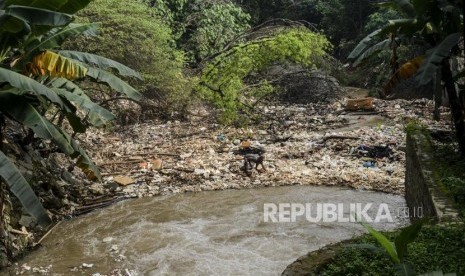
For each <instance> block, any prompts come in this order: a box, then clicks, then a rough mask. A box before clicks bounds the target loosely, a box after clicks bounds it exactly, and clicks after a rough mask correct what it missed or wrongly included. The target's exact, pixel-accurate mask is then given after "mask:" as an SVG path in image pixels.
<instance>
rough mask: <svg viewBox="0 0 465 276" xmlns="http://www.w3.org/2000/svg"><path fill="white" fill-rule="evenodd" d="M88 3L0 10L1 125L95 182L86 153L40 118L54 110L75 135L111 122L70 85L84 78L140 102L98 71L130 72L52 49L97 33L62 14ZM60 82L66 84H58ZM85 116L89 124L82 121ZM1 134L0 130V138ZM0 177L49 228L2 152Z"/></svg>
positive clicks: (104, 61) (133, 92)
mask: <svg viewBox="0 0 465 276" xmlns="http://www.w3.org/2000/svg"><path fill="white" fill-rule="evenodd" d="M71 2H72V3H71ZM88 3H89V1H87V0H80V1H77V0H76V1H70V2H69V3H68V1H66V0H56V1H54V2H50V1H41V0H36V1H32V2H30V1H28V2H23V1H19V0H18V1H14V0H11V1H7V3H6V4H5V3H4V2H2V3H1V4H0V8H2V10H1V11H0V34H1V36H0V42H1V44H0V45H1V46H0V117H1V118H0V119H1V120H2V121H3V120H4V117H8V118H10V119H12V120H15V121H17V122H18V123H20V124H21V125H23V126H24V127H25V128H30V129H31V130H32V131H33V132H34V133H35V135H36V137H38V138H41V139H46V140H52V141H53V142H54V144H55V145H56V146H57V147H58V148H59V149H60V150H61V151H62V152H63V153H65V154H67V155H68V156H70V157H71V158H73V159H75V160H76V166H78V167H79V168H81V169H82V171H83V172H84V173H85V174H86V175H87V176H88V177H89V178H90V179H92V180H96V179H101V176H100V173H99V170H98V168H97V167H96V166H95V165H94V164H93V162H92V161H91V160H90V158H89V157H88V155H87V153H86V152H85V151H84V150H83V149H82V148H81V147H80V146H79V145H78V143H77V142H76V141H75V140H74V139H73V138H71V136H70V135H69V134H68V133H66V131H65V130H64V129H62V128H60V127H59V126H57V125H55V124H53V122H51V121H49V120H48V119H47V117H46V116H44V115H43V114H46V113H47V110H49V109H50V108H53V109H54V110H57V111H58V112H59V113H60V114H62V115H63V117H66V118H67V120H68V123H69V125H70V126H71V127H72V128H73V131H74V132H84V131H85V130H86V128H87V126H88V124H89V123H91V124H94V125H96V126H101V125H103V124H105V123H106V122H108V121H109V120H111V119H113V118H114V117H113V115H112V114H111V113H110V112H108V111H107V110H105V109H104V108H102V107H100V106H98V105H97V104H95V103H93V102H92V101H91V100H90V98H89V97H88V96H87V95H86V92H85V91H83V90H81V89H79V87H77V86H76V85H75V84H74V83H73V82H71V81H70V80H71V79H72V80H75V79H80V78H81V79H82V78H83V77H86V76H88V77H91V78H94V79H95V80H97V81H99V82H106V83H107V84H108V86H109V87H111V88H113V89H114V90H115V91H117V92H120V93H126V94H127V95H128V96H129V97H130V98H132V99H134V100H137V99H140V94H139V93H138V92H137V91H136V90H135V89H134V88H132V87H131V86H129V85H128V84H127V83H125V82H124V81H122V80H121V79H119V78H118V77H116V76H114V75H113V74H111V73H109V72H106V71H104V70H102V69H100V68H98V67H99V66H100V67H103V68H105V69H109V68H115V69H117V70H118V71H120V72H131V69H129V68H127V67H126V66H124V65H122V64H119V63H116V62H113V61H111V60H109V59H105V58H102V57H98V56H88V55H85V54H84V53H77V54H76V55H75V56H71V55H69V57H65V56H61V55H60V54H58V53H57V52H56V48H57V47H59V46H60V45H61V44H62V43H63V42H64V41H65V40H66V39H68V38H69V37H71V36H76V35H95V34H96V33H97V32H98V27H99V25H98V24H93V23H89V24H75V23H71V21H72V16H70V15H69V14H64V13H61V11H65V12H70V13H74V12H75V11H77V10H79V9H81V8H83V7H85V6H86V5H87V4H88ZM15 4H23V5H30V6H17V5H15ZM38 8H40V9H38ZM75 58H79V60H76V59H75ZM62 76H63V77H67V78H69V79H70V80H65V79H62V78H60V77H62ZM86 113H88V114H89V116H88V117H89V118H90V119H89V120H86V118H87V116H86ZM81 117H84V118H81ZM2 131H3V129H2V128H0V137H1V136H2V135H1V134H2V133H1V132H2ZM1 143H2V141H0V148H1ZM0 176H1V177H2V179H3V180H4V181H5V182H6V183H7V184H8V186H9V188H10V190H11V192H12V193H13V194H14V195H15V196H17V197H18V199H19V201H20V202H21V203H22V204H23V205H24V207H25V209H26V210H27V211H28V212H29V213H30V214H31V215H33V216H34V217H35V218H36V219H37V220H38V222H39V223H41V224H43V225H46V224H48V223H49V222H50V220H49V218H48V215H47V213H46V212H45V210H44V208H43V207H42V206H41V205H40V201H39V199H38V198H37V197H36V196H35V195H34V193H33V192H32V190H31V188H30V187H29V184H28V183H27V182H26V180H25V179H24V177H22V175H21V174H20V172H19V171H18V170H17V169H16V168H15V167H14V165H13V164H12V163H11V162H10V161H9V160H8V158H7V157H6V156H5V155H4V153H3V152H0Z"/></svg>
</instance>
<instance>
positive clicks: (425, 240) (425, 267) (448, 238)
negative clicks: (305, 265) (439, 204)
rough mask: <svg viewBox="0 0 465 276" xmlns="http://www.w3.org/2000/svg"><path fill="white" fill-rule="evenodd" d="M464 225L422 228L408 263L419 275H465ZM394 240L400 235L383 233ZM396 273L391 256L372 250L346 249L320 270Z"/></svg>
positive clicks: (369, 239)
mask: <svg viewBox="0 0 465 276" xmlns="http://www.w3.org/2000/svg"><path fill="white" fill-rule="evenodd" d="M464 231H465V228H464V226H463V225H446V226H444V225H443V226H441V225H436V226H428V225H425V226H423V227H422V229H421V230H420V232H419V233H418V237H417V238H416V239H415V240H414V241H413V242H411V243H409V244H408V246H407V247H408V253H409V255H408V256H407V257H406V258H405V260H406V261H407V262H409V263H411V264H412V265H413V267H414V268H415V271H417V272H418V273H427V272H428V271H438V270H442V271H444V272H455V273H457V275H464V273H465V264H464V262H463V261H462V260H463V256H464V254H465V240H464V239H463V233H464ZM383 235H385V236H386V237H387V238H388V239H390V240H392V239H394V238H395V236H397V235H398V232H390V233H383ZM351 242H354V243H358V244H373V243H376V242H377V241H376V239H375V238H374V237H372V236H362V237H359V238H356V239H354V240H353V241H351ZM395 274H396V270H395V268H394V267H393V266H392V260H391V259H390V258H389V256H388V255H386V254H382V253H380V252H379V251H373V250H372V249H368V248H367V249H360V248H359V247H353V246H343V247H342V248H341V249H340V250H339V251H338V253H337V254H336V256H335V257H334V258H333V259H332V260H331V261H330V262H329V263H326V264H324V265H322V266H321V267H320V268H318V271H317V275H325V276H330V275H373V276H374V275H379V276H392V275H395Z"/></svg>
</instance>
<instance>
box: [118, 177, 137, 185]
mask: <svg viewBox="0 0 465 276" xmlns="http://www.w3.org/2000/svg"><path fill="white" fill-rule="evenodd" d="M113 180H114V181H115V182H116V183H118V184H119V185H122V186H127V185H131V184H134V183H135V182H136V181H135V180H134V179H132V178H131V177H129V176H117V177H115V178H114V179H113Z"/></svg>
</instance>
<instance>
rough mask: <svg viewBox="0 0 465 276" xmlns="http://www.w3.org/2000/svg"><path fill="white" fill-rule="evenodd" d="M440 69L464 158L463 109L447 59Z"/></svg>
mask: <svg viewBox="0 0 465 276" xmlns="http://www.w3.org/2000/svg"><path fill="white" fill-rule="evenodd" d="M441 67H442V68H441V71H442V80H443V81H444V85H445V87H446V90H447V94H448V96H449V104H450V110H451V113H452V120H453V122H454V126H455V133H456V136H457V142H458V143H459V149H460V153H461V155H462V156H464V157H465V120H464V119H465V116H464V115H465V114H464V113H465V107H464V105H463V103H462V99H461V97H459V95H457V89H456V88H455V83H454V79H453V77H452V71H451V69H450V63H449V59H445V60H444V61H443V62H442V66H441Z"/></svg>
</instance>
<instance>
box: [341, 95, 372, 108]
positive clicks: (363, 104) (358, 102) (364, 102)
mask: <svg viewBox="0 0 465 276" xmlns="http://www.w3.org/2000/svg"><path fill="white" fill-rule="evenodd" d="M345 109H346V110H348V111H357V110H364V111H372V110H374V106H373V98H362V99H348V100H347V102H346V106H345Z"/></svg>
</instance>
